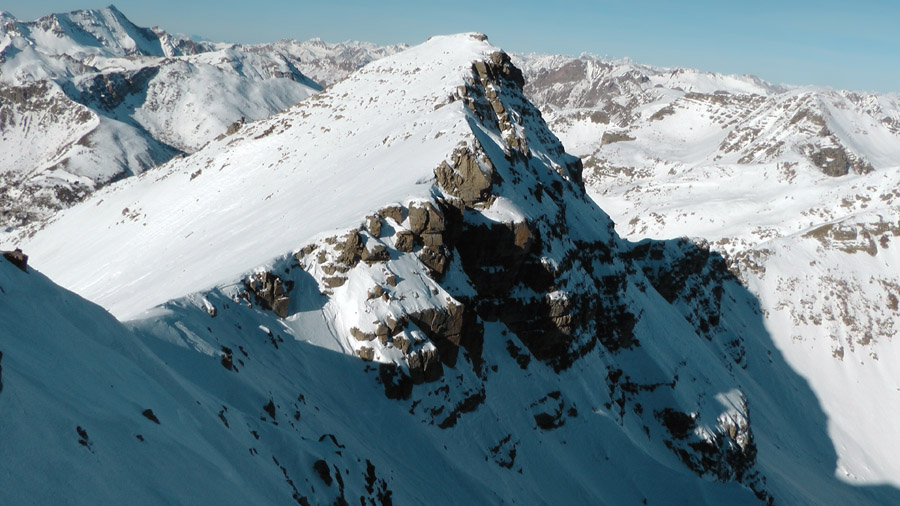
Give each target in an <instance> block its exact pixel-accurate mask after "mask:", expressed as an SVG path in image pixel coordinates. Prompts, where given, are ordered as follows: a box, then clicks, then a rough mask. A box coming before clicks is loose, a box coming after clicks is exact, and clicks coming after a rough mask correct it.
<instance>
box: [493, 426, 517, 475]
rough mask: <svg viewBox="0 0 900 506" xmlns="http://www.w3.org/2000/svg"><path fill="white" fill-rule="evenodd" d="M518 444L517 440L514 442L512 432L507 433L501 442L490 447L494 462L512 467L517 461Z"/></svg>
mask: <svg viewBox="0 0 900 506" xmlns="http://www.w3.org/2000/svg"><path fill="white" fill-rule="evenodd" d="M516 446H518V441H517V442H512V434H507V435H506V437H505V438H503V439H501V440H500V442H499V443H497V444H496V445H494V446H492V447H491V448H489V450H488V451H490V453H491V456H492V457H493V459H494V462H496V463H497V465H498V466H500V467H505V468H506V469H512V468H513V466H514V465H515V463H516V453H517V452H516Z"/></svg>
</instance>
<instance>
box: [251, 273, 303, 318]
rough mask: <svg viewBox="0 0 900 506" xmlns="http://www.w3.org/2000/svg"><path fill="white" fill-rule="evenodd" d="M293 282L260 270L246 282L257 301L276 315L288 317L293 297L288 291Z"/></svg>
mask: <svg viewBox="0 0 900 506" xmlns="http://www.w3.org/2000/svg"><path fill="white" fill-rule="evenodd" d="M292 285H293V282H288V283H287V284H286V283H285V282H283V281H282V280H281V278H279V277H278V276H276V275H275V274H272V273H271V272H260V273H257V274H256V275H254V276H252V277H251V278H250V279H249V280H248V281H246V282H245V283H244V286H246V287H247V289H248V290H249V291H250V292H252V293H253V294H254V295H255V296H256V302H257V303H258V304H260V305H261V306H262V307H264V308H265V309H270V310H271V311H272V312H273V313H275V314H276V315H278V316H280V317H282V318H287V316H288V310H289V308H290V303H291V297H290V295H289V294H288V292H289V291H290V290H291V287H292Z"/></svg>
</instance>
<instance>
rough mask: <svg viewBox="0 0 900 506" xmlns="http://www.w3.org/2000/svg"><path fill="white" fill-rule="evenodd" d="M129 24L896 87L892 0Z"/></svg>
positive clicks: (43, 5)
mask: <svg viewBox="0 0 900 506" xmlns="http://www.w3.org/2000/svg"><path fill="white" fill-rule="evenodd" d="M105 5H106V3H99V4H90V3H82V2H78V1H69V0H59V1H53V0H50V1H43V0H5V1H4V2H3V3H2V4H0V9H2V10H6V11H9V12H11V13H12V14H14V15H15V16H16V17H17V18H19V19H20V20H32V19H36V18H38V17H40V16H42V15H44V14H48V13H51V12H65V11H69V10H74V9H82V8H98V7H103V6H105ZM115 5H116V7H118V8H119V10H121V11H122V12H124V13H125V15H126V16H128V17H129V18H130V19H131V20H132V21H133V22H134V23H136V24H138V25H141V26H153V25H156V26H160V27H162V28H164V29H166V30H168V31H171V32H180V33H186V34H189V35H200V36H203V37H205V38H207V39H210V40H216V41H230V42H267V41H272V40H276V39H280V38H295V39H301V40H303V39H308V38H312V37H321V38H322V39H324V40H326V41H329V42H339V41H343V40H348V39H356V40H368V41H372V42H376V43H381V44H387V43H395V42H408V43H411V44H416V43H419V42H422V41H424V40H425V39H427V38H428V37H429V36H431V35H436V34H444V33H455V32H467V31H480V32H484V33H486V34H487V35H488V36H489V37H490V40H491V42H493V43H494V44H495V45H498V46H500V47H502V48H503V49H505V50H507V51H521V52H528V51H535V52H546V53H564V54H572V55H577V54H580V53H582V52H588V53H594V54H597V55H601V56H603V55H606V56H609V57H613V58H622V57H629V58H631V59H633V60H634V61H636V62H640V63H647V64H652V65H661V66H685V67H693V68H699V69H701V70H708V71H712V72H723V73H729V74H754V75H757V76H760V77H762V78H763V79H766V80H768V81H772V82H776V83H790V84H819V85H826V86H832V87H835V88H846V89H854V90H868V91H882V92H888V91H889V92H900V28H898V27H897V24H898V23H900V2H898V1H896V0H890V1H888V0H857V1H856V2H852V3H851V2H847V1H846V0H844V1H834V0H818V1H809V0H795V1H791V0H781V1H773V0H757V1H755V2H747V1H740V0H738V1H730V2H729V1H728V0H722V1H716V2H713V1H706V0H698V1H683V2H673V1H665V0H643V1H640V0H638V1H634V2H627V1H623V0H615V1H606V0H595V1H580V0H557V1H554V2H549V1H546V0H544V1H532V0H520V1H518V2H499V1H490V0H484V1H477V2H476V1H469V0H453V1H450V2H441V3H431V4H425V5H423V4H422V3H421V2H412V1H391V0H383V1H381V2H373V1H361V0H332V1H330V2H322V1H321V0H320V1H318V2H304V1H299V2H298V1H286V0H278V1H267V2H261V1H257V2H247V1H246V0H244V1H238V0H219V1H215V2H214V1H211V0H194V1H190V2H186V1H175V0H155V1H150V2H148V1H141V2H138V1H135V0H119V1H116V2H115Z"/></svg>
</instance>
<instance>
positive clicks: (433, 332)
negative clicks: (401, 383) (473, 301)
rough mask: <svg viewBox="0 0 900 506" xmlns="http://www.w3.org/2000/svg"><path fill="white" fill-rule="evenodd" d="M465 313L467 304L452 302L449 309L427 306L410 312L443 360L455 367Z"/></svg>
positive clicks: (410, 316)
mask: <svg viewBox="0 0 900 506" xmlns="http://www.w3.org/2000/svg"><path fill="white" fill-rule="evenodd" d="M464 315H465V306H463V305H461V304H453V303H451V304H449V305H448V306H447V309H436V308H427V309H424V310H422V311H419V312H417V313H413V314H410V315H409V321H411V322H412V323H414V324H415V325H416V326H417V327H419V328H420V329H421V330H422V332H424V333H425V335H426V336H428V338H429V339H430V340H431V342H432V343H434V345H435V346H436V347H437V350H438V354H439V355H440V359H441V361H442V362H443V363H444V364H446V365H448V366H450V367H453V366H454V365H456V358H457V354H458V353H459V346H460V340H461V337H462V330H463V318H464ZM410 369H412V365H410Z"/></svg>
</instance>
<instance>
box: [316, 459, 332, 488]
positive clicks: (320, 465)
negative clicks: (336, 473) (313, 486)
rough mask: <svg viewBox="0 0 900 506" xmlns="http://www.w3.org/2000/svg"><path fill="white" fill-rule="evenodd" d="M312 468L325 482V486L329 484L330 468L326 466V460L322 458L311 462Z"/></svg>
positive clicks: (330, 480) (330, 481)
mask: <svg viewBox="0 0 900 506" xmlns="http://www.w3.org/2000/svg"><path fill="white" fill-rule="evenodd" d="M313 470H315V471H316V474H318V475H319V478H320V479H321V480H322V481H323V482H324V483H325V485H327V486H329V487H330V486H331V483H332V479H331V468H329V467H328V462H325V461H324V460H321V459H320V460H317V461H316V462H315V463H314V464H313Z"/></svg>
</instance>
